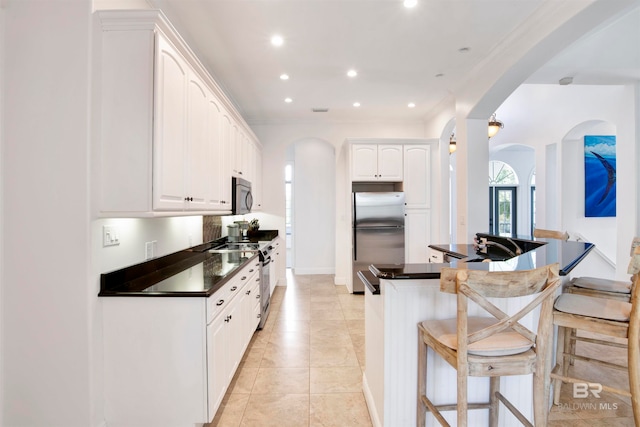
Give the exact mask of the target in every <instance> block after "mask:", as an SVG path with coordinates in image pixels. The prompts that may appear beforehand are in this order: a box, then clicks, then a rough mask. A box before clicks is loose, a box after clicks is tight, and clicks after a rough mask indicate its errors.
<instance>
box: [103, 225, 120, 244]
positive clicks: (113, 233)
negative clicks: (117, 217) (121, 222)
mask: <svg viewBox="0 0 640 427" xmlns="http://www.w3.org/2000/svg"><path fill="white" fill-rule="evenodd" d="M119 244H120V235H119V233H118V227H116V226H115V225H103V226H102V247H107V246H117V245H119Z"/></svg>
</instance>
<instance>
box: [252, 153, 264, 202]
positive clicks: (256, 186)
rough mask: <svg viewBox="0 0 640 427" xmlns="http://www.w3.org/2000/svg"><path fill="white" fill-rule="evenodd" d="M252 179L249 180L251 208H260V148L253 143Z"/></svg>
mask: <svg viewBox="0 0 640 427" xmlns="http://www.w3.org/2000/svg"><path fill="white" fill-rule="evenodd" d="M253 149H254V153H253V162H254V165H253V171H254V172H253V173H254V177H253V181H252V182H251V193H252V194H253V209H252V210H255V211H261V210H262V149H260V147H258V146H257V145H256V144H253Z"/></svg>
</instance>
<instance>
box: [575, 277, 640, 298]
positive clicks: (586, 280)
mask: <svg viewBox="0 0 640 427" xmlns="http://www.w3.org/2000/svg"><path fill="white" fill-rule="evenodd" d="M571 283H572V284H573V285H574V286H577V287H579V288H584V289H593V290H595V291H605V292H616V293H620V294H630V293H631V281H629V282H623V281H618V280H609V279H600V278H598V277H575V278H573V279H571Z"/></svg>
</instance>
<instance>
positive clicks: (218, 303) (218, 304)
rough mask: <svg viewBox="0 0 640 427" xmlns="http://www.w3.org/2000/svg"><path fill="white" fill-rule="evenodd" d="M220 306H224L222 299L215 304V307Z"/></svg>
mask: <svg viewBox="0 0 640 427" xmlns="http://www.w3.org/2000/svg"><path fill="white" fill-rule="evenodd" d="M222 304H224V300H223V299H221V300H220V301H218V302H217V303H216V305H217V306H218V307H220V306H221V305H222Z"/></svg>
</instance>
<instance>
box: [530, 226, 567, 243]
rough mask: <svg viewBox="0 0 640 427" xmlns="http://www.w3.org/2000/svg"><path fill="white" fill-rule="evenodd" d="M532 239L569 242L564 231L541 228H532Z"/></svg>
mask: <svg viewBox="0 0 640 427" xmlns="http://www.w3.org/2000/svg"><path fill="white" fill-rule="evenodd" d="M533 237H536V238H539V239H557V240H564V241H567V240H569V233H567V232H566V231H556V230H545V229H543V228H534V229H533Z"/></svg>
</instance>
